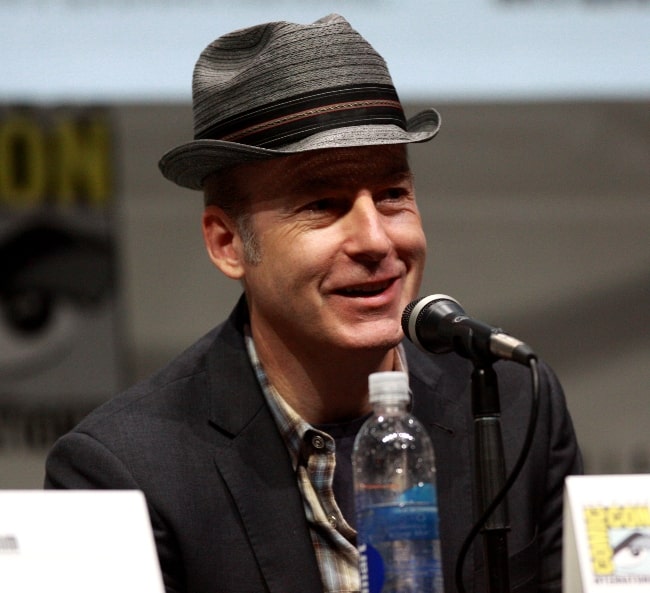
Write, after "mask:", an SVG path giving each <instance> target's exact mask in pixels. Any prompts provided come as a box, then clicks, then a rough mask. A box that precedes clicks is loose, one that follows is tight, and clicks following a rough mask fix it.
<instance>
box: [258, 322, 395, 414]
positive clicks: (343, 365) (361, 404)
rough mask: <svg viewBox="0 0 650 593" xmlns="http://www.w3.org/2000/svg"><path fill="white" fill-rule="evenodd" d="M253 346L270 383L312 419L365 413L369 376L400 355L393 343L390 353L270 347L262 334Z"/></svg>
mask: <svg viewBox="0 0 650 593" xmlns="http://www.w3.org/2000/svg"><path fill="white" fill-rule="evenodd" d="M253 337H254V339H255V337H256V336H255V332H253ZM255 349H256V351H257V356H258V358H259V360H260V362H261V363H262V366H263V367H264V372H265V373H266V376H267V377H268V379H269V381H270V383H271V384H272V385H273V387H274V388H275V389H276V390H277V391H278V393H279V394H280V395H281V396H282V398H283V399H284V400H285V401H286V402H287V403H288V404H289V405H290V406H291V407H292V408H293V409H294V410H295V411H296V412H297V413H298V414H299V415H300V416H301V417H302V418H303V419H304V420H306V421H307V422H309V423H310V424H323V423H331V422H340V421H343V420H352V419H354V418H359V417H361V416H363V415H365V414H367V413H368V412H369V411H370V404H369V402H368V375H369V374H370V373H373V372H377V371H389V370H393V369H394V368H395V357H396V356H397V354H396V351H395V349H394V348H393V349H391V350H389V351H387V352H386V351H353V352H350V351H341V352H333V351H332V350H327V351H323V350H322V349H320V350H318V349H315V351H312V352H309V351H306V350H304V349H300V350H299V351H298V352H294V351H292V350H289V349H286V348H282V347H269V344H268V343H267V342H266V341H265V340H264V339H255Z"/></svg>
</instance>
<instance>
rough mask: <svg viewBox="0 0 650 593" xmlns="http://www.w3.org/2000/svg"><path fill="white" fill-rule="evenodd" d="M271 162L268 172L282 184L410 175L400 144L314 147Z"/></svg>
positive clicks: (336, 181)
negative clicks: (279, 176) (276, 175)
mask: <svg viewBox="0 0 650 593" xmlns="http://www.w3.org/2000/svg"><path fill="white" fill-rule="evenodd" d="M269 165H271V163H269ZM271 166H272V168H273V171H272V173H273V174H278V175H279V174H281V175H282V178H283V181H284V183H285V184H292V183H295V184H301V183H303V182H307V183H309V182H310V181H311V182H314V183H319V182H320V183H332V184H335V183H344V182H349V181H353V180H366V181H368V180H373V179H376V180H380V179H392V178H395V177H406V176H408V175H410V169H409V164H408V158H407V152H406V147H405V146H403V145H389V146H363V147H355V148H331V149H324V150H316V151H310V152H304V153H301V154H298V155H291V156H289V157H284V158H281V159H279V160H278V161H277V162H276V163H273V164H272V165H271Z"/></svg>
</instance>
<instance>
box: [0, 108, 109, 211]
mask: <svg viewBox="0 0 650 593" xmlns="http://www.w3.org/2000/svg"><path fill="white" fill-rule="evenodd" d="M111 157H112V147H111V131H110V127H109V125H108V122H107V120H106V119H105V118H104V117H103V116H102V114H101V113H99V112H96V111H92V112H90V113H88V112H83V111H79V112H69V113H63V112H61V111H58V110H52V111H47V110H42V111H37V110H32V111H26V112H23V111H20V112H14V113H11V112H10V113H9V114H8V115H5V116H4V118H0V204H3V203H4V204H5V205H7V206H10V207H34V206H38V205H40V204H49V205H52V206H59V207H66V206H67V207H70V206H76V205H87V206H94V207H99V208H103V207H106V205H107V203H108V201H109V199H110V197H111V193H112V190H113V188H112V173H113V172H112V158H111Z"/></svg>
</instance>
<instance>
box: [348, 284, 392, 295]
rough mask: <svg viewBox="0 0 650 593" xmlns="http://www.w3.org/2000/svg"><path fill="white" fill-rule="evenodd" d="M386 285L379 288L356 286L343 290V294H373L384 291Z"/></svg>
mask: <svg viewBox="0 0 650 593" xmlns="http://www.w3.org/2000/svg"><path fill="white" fill-rule="evenodd" d="M387 286H388V284H382V285H381V286H358V287H354V288H345V289H344V290H343V292H345V293H346V294H373V293H377V292H381V291H382V290H385V289H386V287H387Z"/></svg>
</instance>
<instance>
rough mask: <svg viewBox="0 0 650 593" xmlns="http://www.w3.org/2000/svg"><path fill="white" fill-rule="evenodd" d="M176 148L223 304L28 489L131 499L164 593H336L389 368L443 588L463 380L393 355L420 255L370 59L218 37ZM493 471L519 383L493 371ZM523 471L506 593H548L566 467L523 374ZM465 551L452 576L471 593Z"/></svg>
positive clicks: (345, 45) (173, 171)
mask: <svg viewBox="0 0 650 593" xmlns="http://www.w3.org/2000/svg"><path fill="white" fill-rule="evenodd" d="M193 95H194V96H193V104H194V118H195V121H194V123H195V140H194V141H192V142H189V143H186V144H184V145H181V146H179V147H177V148H175V149H173V150H171V151H169V152H168V153H167V154H166V155H165V156H164V157H163V158H162V160H161V163H160V166H161V170H162V172H163V174H164V175H165V176H166V177H167V178H169V179H171V180H172V181H174V182H176V183H177V184H179V185H182V186H184V187H188V188H193V189H202V190H203V192H204V196H205V202H206V206H205V212H204V215H203V233H204V238H205V243H206V246H207V251H208V254H209V256H210V258H211V260H212V261H213V263H214V264H215V266H216V267H217V268H218V269H219V270H220V271H221V272H222V273H224V274H225V275H226V276H228V277H229V278H232V279H234V280H237V281H239V282H241V284H242V286H243V290H244V296H243V297H242V299H241V301H240V302H239V303H238V305H237V306H236V308H235V310H234V312H233V313H232V315H231V316H230V318H229V319H228V320H227V321H226V322H225V323H223V324H222V325H220V326H218V327H217V328H215V329H214V330H212V331H211V332H210V333H208V334H207V335H206V336H205V337H203V338H202V339H200V340H199V341H198V342H197V343H196V344H195V345H193V346H192V347H190V348H189V349H188V350H187V351H186V352H185V353H183V354H182V355H181V356H180V357H179V358H178V359H176V360H175V361H173V362H172V363H170V364H169V365H168V366H167V367H165V368H164V369H162V370H161V371H160V372H158V373H157V374H155V375H154V376H153V377H151V378H149V379H147V380H146V381H144V382H143V383H141V384H139V385H136V386H134V387H133V388H131V389H130V390H128V391H127V392H126V393H124V394H122V395H120V396H118V397H117V398H115V399H114V400H112V401H111V402H109V403H108V404H106V405H104V406H103V407H101V408H100V409H99V410H97V411H96V412H94V413H93V414H91V415H90V416H89V417H88V418H87V419H85V420H84V421H83V422H82V423H81V424H80V425H79V426H78V427H77V428H76V429H75V430H74V431H73V432H71V433H70V434H68V435H66V436H64V437H63V438H62V439H61V440H60V441H59V442H58V443H57V444H56V445H55V447H54V448H53V450H52V452H51V454H50V457H49V459H48V463H47V476H46V485H47V486H48V487H54V488H127V489H129V488H137V489H141V490H142V491H143V492H144V493H145V496H146V498H147V502H148V506H149V511H150V515H151V521H152V525H153V530H154V535H155V538H156V543H157V547H158V553H159V558H160V563H161V567H162V571H163V576H164V580H165V585H166V587H167V590H168V591H170V592H173V591H177V592H180V591H183V592H188V593H190V592H191V593H204V592H205V593H208V592H210V593H212V592H216V591H218V592H222V593H224V592H227V593H234V592H249V593H258V592H261V591H271V592H274V593H292V592H294V593H311V592H320V591H325V592H334V591H336V592H349V591H358V589H359V576H358V568H357V561H358V557H357V553H356V549H355V534H356V532H355V530H354V515H353V497H352V491H351V467H350V453H351V448H352V444H353V440H354V436H355V434H356V432H357V431H358V429H359V427H360V426H361V424H362V423H363V421H364V420H365V418H366V417H367V414H368V413H369V410H370V408H369V405H368V396H367V381H368V375H369V374H370V373H372V372H375V371H380V370H393V369H404V370H408V372H409V375H410V386H411V389H412V392H413V411H414V413H415V414H416V415H417V416H418V417H419V418H420V419H421V420H422V422H423V423H424V424H425V425H426V426H427V427H428V428H429V430H430V434H431V437H432V439H433V443H434V448H435V451H436V456H437V472H438V478H437V480H438V489H439V506H440V517H441V518H440V529H441V539H442V550H443V567H444V578H445V590H446V591H447V592H448V593H451V592H452V591H455V590H456V583H455V581H454V570H455V562H456V558H457V556H458V553H459V550H460V548H461V545H462V542H463V540H464V539H465V537H466V535H467V533H468V532H469V530H470V528H471V526H472V523H473V519H474V517H473V491H474V486H473V484H472V476H473V474H472V461H471V455H472V443H471V434H472V416H471V410H470V395H469V390H470V374H471V371H472V365H471V364H470V363H469V362H468V361H466V360H465V359H463V358H460V357H458V356H456V355H455V354H447V355H435V356H429V355H427V354H425V353H423V352H420V351H418V350H416V349H415V348H414V347H413V346H412V345H411V344H410V343H408V342H406V343H402V339H403V333H402V330H401V325H400V318H401V314H402V311H403V309H404V308H405V307H406V305H407V304H408V303H409V302H410V301H411V300H412V299H414V298H415V297H416V296H417V293H418V289H419V285H420V281H421V277H422V272H423V269H424V260H425V250H426V241H425V237H424V233H423V230H422V225H421V221H420V216H419V213H418V208H417V205H416V201H415V192H414V187H413V179H412V176H411V173H410V169H409V165H408V161H407V156H406V144H408V143H411V142H423V141H426V140H430V139H431V138H433V137H434V136H435V135H436V133H437V131H438V127H439V118H438V114H437V113H436V112H435V111H434V110H427V111H424V112H422V113H420V114H418V115H417V116H415V117H414V118H412V119H410V120H409V121H406V119H405V118H404V115H403V112H402V108H401V105H400V103H399V100H398V98H397V95H396V93H395V90H394V88H393V86H392V82H391V79H390V76H389V74H388V71H387V69H386V66H385V64H384V61H383V59H382V58H381V57H380V56H379V55H378V54H377V53H376V52H375V51H374V50H373V49H372V47H370V45H369V44H368V43H367V42H366V41H365V40H364V39H363V38H362V37H361V36H360V35H359V34H358V33H357V32H356V31H354V30H353V29H352V28H351V27H350V25H349V24H348V23H347V22H346V21H345V20H344V19H343V18H341V17H339V16H337V15H331V16H329V17H325V18H324V19H321V20H320V21H317V22H316V23H313V24H311V25H296V24H291V23H268V24H265V25H261V26H258V27H252V28H250V29H246V30H243V31H236V32H234V33H231V34H229V35H226V36H224V37H222V38H220V39H218V40H216V41H215V42H214V43H213V44H211V45H210V46H208V48H206V50H205V51H204V52H203V54H202V55H201V57H200V58H199V60H198V62H197V65H196V68H195V73H194V85H193ZM496 367H497V368H498V373H499V380H500V385H501V391H502V402H503V403H502V408H503V414H502V422H503V434H504V442H505V443H506V444H507V445H506V460H507V463H508V467H511V466H512V463H513V460H514V458H515V457H516V455H517V454H518V452H519V449H520V448H521V446H522V443H523V439H524V433H525V427H526V426H525V425H526V421H527V418H528V414H529V408H530V403H529V402H530V392H531V386H530V382H529V380H528V374H527V371H526V370H525V369H524V368H523V367H520V366H517V365H515V364H514V363H500V364H498V365H496ZM541 382H542V387H541V393H542V403H541V405H540V410H539V420H538V426H537V431H536V435H535V439H534V442H533V445H532V448H531V451H530V455H529V459H528V461H527V464H526V465H525V467H524V470H523V471H522V474H521V475H520V477H519V479H518V480H517V482H516V483H515V485H514V487H513V489H512V491H511V493H510V497H509V508H510V516H511V523H512V529H511V531H510V533H509V540H508V543H509V549H510V552H511V563H510V574H511V583H512V590H513V591H526V592H532V591H542V590H543V591H558V592H559V591H560V554H561V547H560V546H561V521H562V507H561V504H562V490H563V480H564V477H565V476H566V475H567V474H569V473H574V472H579V471H580V470H581V462H580V455H579V452H578V448H577V445H576V441H575V436H574V433H573V428H572V426H571V421H570V418H569V416H568V413H567V410H566V407H565V403H564V398H563V395H562V391H561V388H560V386H559V385H558V383H557V381H556V380H555V378H554V376H553V375H552V374H551V372H550V371H548V369H545V367H543V373H542V381H541ZM482 562H483V561H482V554H481V550H480V546H475V547H474V553H473V554H470V555H469V557H468V558H467V561H466V562H465V565H464V579H463V581H464V586H465V588H466V589H467V590H468V591H474V590H477V591H481V590H484V588H485V584H484V583H485V578H484V575H483V573H482V570H483V569H482Z"/></svg>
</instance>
